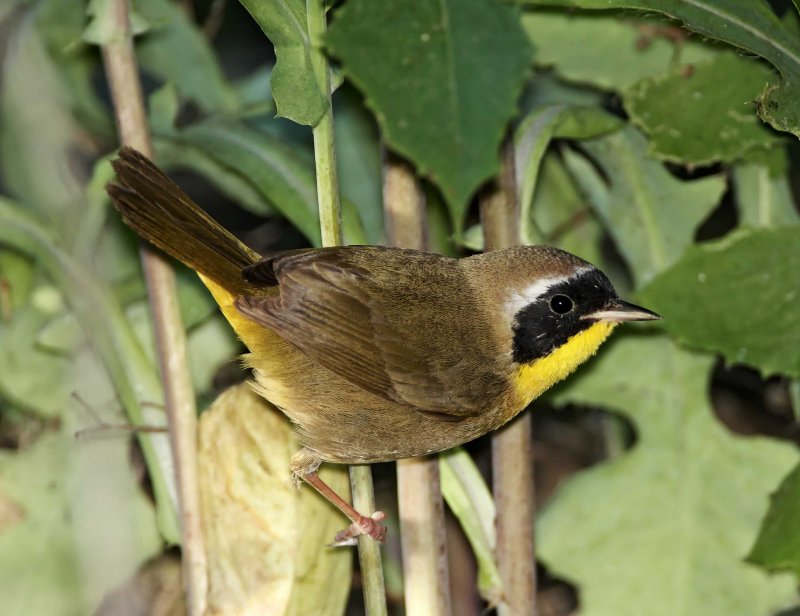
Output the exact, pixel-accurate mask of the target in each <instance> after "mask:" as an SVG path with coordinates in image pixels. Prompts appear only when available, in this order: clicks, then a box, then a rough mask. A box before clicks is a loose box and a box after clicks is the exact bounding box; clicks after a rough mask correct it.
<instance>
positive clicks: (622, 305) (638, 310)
mask: <svg viewBox="0 0 800 616" xmlns="http://www.w3.org/2000/svg"><path fill="white" fill-rule="evenodd" d="M583 318H584V319H592V320H593V321H612V322H614V323H619V322H621V321H657V320H659V319H661V316H660V315H658V314H656V313H655V312H653V311H652V310H648V309H647V308H642V307H641V306H636V305H635V304H629V303H628V302H624V301H622V300H621V299H615V300H614V301H613V302H612V303H611V304H609V305H608V306H606V307H605V308H603V309H602V310H597V311H596V312H592V313H590V314H587V315H584V316H583Z"/></svg>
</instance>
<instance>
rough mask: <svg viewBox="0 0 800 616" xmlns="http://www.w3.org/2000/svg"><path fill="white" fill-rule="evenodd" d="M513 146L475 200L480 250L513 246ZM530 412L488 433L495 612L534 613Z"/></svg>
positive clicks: (515, 234) (510, 144)
mask: <svg viewBox="0 0 800 616" xmlns="http://www.w3.org/2000/svg"><path fill="white" fill-rule="evenodd" d="M517 211H518V203H517V188H516V179H515V169H514V151H513V142H512V141H511V140H510V139H509V140H507V141H506V144H505V145H504V146H503V172H502V175H501V178H500V182H499V186H497V187H495V189H494V190H493V192H492V193H491V194H489V195H486V196H485V197H484V198H483V199H482V202H481V220H482V222H483V234H484V243H485V246H486V250H498V249H500V248H505V247H508V246H513V245H515V244H518V243H519V232H518V228H519V227H518V216H517ZM531 425H532V424H531V416H530V413H522V414H520V415H519V416H518V417H517V418H516V419H515V420H514V421H512V422H510V423H509V424H507V425H506V426H505V427H503V428H501V429H500V430H498V431H497V432H495V433H494V434H493V435H492V485H493V488H494V497H495V504H496V507H497V518H496V521H495V524H496V527H497V548H496V553H497V564H498V567H499V569H500V577H501V579H502V581H503V590H504V601H503V604H502V605H501V606H500V607H499V609H498V612H499V613H507V614H514V615H516V614H526V615H528V614H530V615H535V613H536V556H535V552H534V545H533V520H534V513H535V508H534V500H533V457H532V443H531Z"/></svg>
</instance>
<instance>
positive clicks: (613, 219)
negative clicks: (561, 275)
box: [564, 127, 725, 285]
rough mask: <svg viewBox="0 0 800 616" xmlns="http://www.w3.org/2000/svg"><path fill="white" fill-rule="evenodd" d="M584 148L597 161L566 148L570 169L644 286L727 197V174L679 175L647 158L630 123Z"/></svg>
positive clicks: (642, 142)
mask: <svg viewBox="0 0 800 616" xmlns="http://www.w3.org/2000/svg"><path fill="white" fill-rule="evenodd" d="M581 147H582V148H583V149H585V150H586V152H587V153H588V154H589V155H590V156H591V157H592V160H593V162H594V164H592V162H589V161H588V160H587V159H585V158H584V157H582V156H580V155H578V154H576V153H575V152H571V151H565V152H564V154H565V157H564V161H565V163H566V164H567V168H569V170H570V171H571V172H572V174H573V176H574V177H575V180H576V181H577V183H578V185H579V186H580V188H581V190H582V191H583V192H584V193H585V194H586V196H587V198H588V200H589V202H590V203H591V204H592V206H593V207H594V209H595V211H596V212H597V213H598V215H599V216H600V218H601V219H602V220H603V221H604V222H605V226H606V228H607V229H608V230H609V232H610V233H611V234H612V236H613V237H614V240H615V242H616V245H617V247H618V248H619V250H620V252H621V253H622V256H623V257H625V260H626V261H627V263H628V265H629V266H630V268H631V270H632V272H633V277H634V280H635V281H636V283H637V284H638V285H642V284H644V283H646V282H647V281H649V280H650V279H652V278H653V276H655V275H656V274H657V273H658V272H660V271H662V270H664V269H665V268H667V267H668V266H669V265H670V264H672V263H674V262H675V261H676V260H677V259H678V258H679V257H680V256H681V255H682V254H683V252H684V251H685V250H686V248H688V247H689V246H690V245H691V243H692V239H693V236H694V231H695V228H696V227H697V226H698V225H699V224H700V223H701V222H702V221H703V220H704V219H705V218H706V217H707V216H708V215H709V213H710V212H711V210H713V209H714V207H715V206H716V205H717V203H718V201H719V200H720V198H721V197H722V194H723V192H724V191H725V179H724V178H723V177H722V176H719V175H718V176H709V177H706V178H702V179H699V180H693V181H682V180H679V179H677V178H676V177H674V176H673V175H672V174H670V173H669V172H668V171H667V170H666V169H665V168H664V166H663V165H662V164H661V163H660V162H658V161H656V160H653V159H650V158H648V157H647V153H646V141H645V139H644V137H642V135H641V134H640V133H639V132H638V131H636V130H635V129H633V128H630V127H629V128H626V129H625V130H622V131H618V132H616V133H614V134H612V135H608V136H606V137H601V138H599V139H593V140H591V141H584V142H582V143H581ZM595 165H596V166H597V167H595ZM598 168H599V169H600V170H601V171H602V173H603V175H602V176H601V175H600V173H598V171H597V169H598Z"/></svg>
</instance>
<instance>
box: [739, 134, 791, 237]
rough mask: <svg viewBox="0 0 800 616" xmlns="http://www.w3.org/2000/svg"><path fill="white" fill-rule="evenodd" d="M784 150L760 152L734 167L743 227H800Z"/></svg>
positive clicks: (740, 219)
mask: <svg viewBox="0 0 800 616" xmlns="http://www.w3.org/2000/svg"><path fill="white" fill-rule="evenodd" d="M788 166H789V164H788V159H787V153H786V150H785V149H784V148H776V149H773V150H769V151H759V152H756V153H754V154H753V155H751V156H749V157H747V158H746V159H745V160H742V161H740V162H739V163H738V164H737V165H735V166H734V167H733V186H734V190H735V192H734V196H735V197H736V207H737V208H738V210H739V223H740V224H741V225H743V226H750V227H779V226H781V225H791V224H796V223H800V214H798V212H797V206H796V205H795V202H794V197H793V195H792V190H791V186H790V185H789V177H788Z"/></svg>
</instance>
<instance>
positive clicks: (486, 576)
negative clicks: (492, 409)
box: [439, 447, 503, 606]
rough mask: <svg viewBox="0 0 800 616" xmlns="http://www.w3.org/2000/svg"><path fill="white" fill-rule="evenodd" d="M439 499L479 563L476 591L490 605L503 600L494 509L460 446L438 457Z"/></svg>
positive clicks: (492, 502) (478, 472) (481, 482)
mask: <svg viewBox="0 0 800 616" xmlns="http://www.w3.org/2000/svg"><path fill="white" fill-rule="evenodd" d="M439 470H440V472H441V482H442V496H443V497H444V499H445V501H446V502H447V506H448V507H450V510H451V511H452V512H453V515H455V516H456V518H458V522H459V524H461V528H462V529H463V531H464V534H465V535H466V536H467V539H468V540H469V544H470V546H471V547H472V553H473V554H474V555H475V560H476V561H477V562H478V590H479V591H480V593H481V597H483V598H484V599H485V600H486V601H487V602H488V603H489V605H490V606H495V605H498V604H500V603H501V601H502V600H503V581H502V579H501V578H500V571H499V569H498V568H497V562H496V561H495V557H494V550H495V547H496V544H497V537H496V533H495V528H494V519H495V513H496V512H495V506H494V501H493V500H492V494H491V492H489V488H488V486H487V485H486V482H485V481H484V480H483V477H482V476H481V472H480V470H479V469H478V467H477V466H475V462H473V460H472V458H470V456H469V454H468V453H467V452H466V451H465V450H464V449H462V448H461V447H456V448H454V449H451V450H449V451H447V452H445V453H443V454H442V455H440V456H439Z"/></svg>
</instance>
